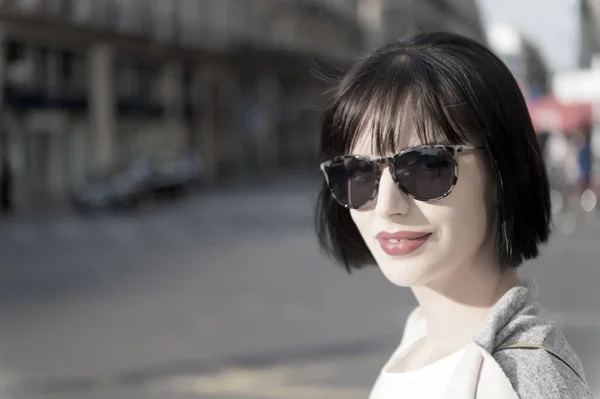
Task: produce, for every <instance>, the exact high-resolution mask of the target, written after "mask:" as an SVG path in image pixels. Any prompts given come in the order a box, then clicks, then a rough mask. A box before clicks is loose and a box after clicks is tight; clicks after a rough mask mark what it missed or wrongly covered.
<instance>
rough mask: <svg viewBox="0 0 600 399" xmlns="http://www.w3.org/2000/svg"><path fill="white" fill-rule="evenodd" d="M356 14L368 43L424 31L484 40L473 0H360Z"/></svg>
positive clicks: (377, 43)
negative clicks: (361, 22) (455, 34)
mask: <svg viewBox="0 0 600 399" xmlns="http://www.w3.org/2000/svg"><path fill="white" fill-rule="evenodd" d="M359 14H360V15H361V18H362V20H363V21H364V24H365V26H366V30H367V32H368V35H369V37H368V43H369V45H370V46H371V47H374V46H377V45H379V44H381V43H386V42H390V41H393V40H395V39H397V38H398V37H402V36H406V35H409V34H413V33H417V32H427V31H448V32H456V33H459V34H462V35H465V36H468V37H471V38H473V39H476V40H478V41H481V42H485V40H486V39H485V34H484V31H483V28H482V25H481V18H480V13H479V10H478V8H477V5H476V1H475V0H361V1H360V3H359Z"/></svg>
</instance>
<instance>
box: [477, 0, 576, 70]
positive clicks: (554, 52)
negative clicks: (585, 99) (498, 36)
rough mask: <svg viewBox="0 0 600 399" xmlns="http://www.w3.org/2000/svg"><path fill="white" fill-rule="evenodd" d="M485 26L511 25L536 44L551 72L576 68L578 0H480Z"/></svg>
mask: <svg viewBox="0 0 600 399" xmlns="http://www.w3.org/2000/svg"><path fill="white" fill-rule="evenodd" d="M477 3H478V7H479V10H480V12H481V16H482V18H483V22H484V24H486V23H489V22H502V23H508V24H510V25H512V26H514V27H515V28H517V29H518V30H519V31H520V32H521V33H522V34H523V35H525V36H526V37H528V38H529V39H530V40H531V41H532V42H534V43H536V44H537V45H538V47H539V49H540V51H541V52H542V55H543V56H544V58H545V60H546V62H547V64H548V67H549V68H550V69H551V70H554V71H559V70H565V69H573V68H576V63H577V57H578V46H579V31H578V29H579V28H578V26H579V14H578V9H577V4H578V0H477Z"/></svg>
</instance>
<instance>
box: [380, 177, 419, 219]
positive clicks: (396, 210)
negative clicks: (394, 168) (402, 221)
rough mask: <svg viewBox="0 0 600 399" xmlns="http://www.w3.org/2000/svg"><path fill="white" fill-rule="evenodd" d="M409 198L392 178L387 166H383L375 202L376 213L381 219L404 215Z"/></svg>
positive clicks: (407, 208)
mask: <svg viewBox="0 0 600 399" xmlns="http://www.w3.org/2000/svg"><path fill="white" fill-rule="evenodd" d="M410 200H411V199H410V198H409V197H408V196H407V195H406V194H405V193H404V192H403V191H402V190H400V188H399V187H398V186H397V185H396V183H395V182H394V180H393V179H392V175H391V174H390V170H389V168H385V169H384V170H383V172H382V174H381V181H380V182H379V191H378V193H377V202H376V204H375V211H376V213H377V215H378V216H379V217H381V218H383V219H391V218H393V217H394V216H398V215H404V214H406V213H408V211H409V209H410Z"/></svg>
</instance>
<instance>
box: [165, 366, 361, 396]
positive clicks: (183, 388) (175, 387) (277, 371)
mask: <svg viewBox="0 0 600 399" xmlns="http://www.w3.org/2000/svg"><path fill="white" fill-rule="evenodd" d="M333 369H334V366H333V365H326V364H315V365H312V366H300V367H298V366H296V367H293V366H287V367H282V366H279V367H272V368H254V369H253V368H227V369H223V370H221V371H219V372H216V373H214V374H207V375H201V376H191V377H174V378H171V379H169V380H167V381H165V382H163V383H162V384H159V388H160V389H163V390H164V389H166V390H169V391H171V392H173V391H176V392H179V393H187V394H193V395H198V397H206V396H207V395H215V396H227V395H229V396H235V395H241V396H243V397H245V398H261V399H306V398H311V399H330V398H344V399H359V398H360V399H364V398H365V397H367V396H368V393H369V389H366V388H360V387H349V386H333V385H323V384H315V383H305V382H301V381H298V380H299V379H302V378H306V377H312V378H320V379H322V378H323V377H328V376H329V375H330V374H331V372H332V370H333ZM328 374H329V375H328Z"/></svg>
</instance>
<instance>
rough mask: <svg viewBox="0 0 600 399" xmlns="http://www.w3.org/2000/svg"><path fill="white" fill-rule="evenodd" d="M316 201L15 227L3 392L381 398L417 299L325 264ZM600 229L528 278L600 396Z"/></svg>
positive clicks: (210, 205)
mask: <svg viewBox="0 0 600 399" xmlns="http://www.w3.org/2000/svg"><path fill="white" fill-rule="evenodd" d="M315 196H316V188H315V186H314V184H313V183H312V181H302V184H299V186H298V187H294V186H293V185H291V184H286V185H285V186H283V187H277V186H274V187H269V188H268V189H254V190H251V189H248V188H246V189H235V188H232V189H228V190H224V191H218V192H210V193H200V194H198V195H196V196H194V197H191V198H186V199H184V200H182V201H180V202H179V203H177V204H171V205H164V206H149V207H147V208H145V209H142V210H140V211H138V212H136V213H133V214H121V215H118V214H112V215H101V216H98V217H93V218H89V219H84V218H79V217H78V216H76V215H69V214H65V215H59V216H56V217H55V218H52V217H49V218H45V219H39V220H38V219H31V220H15V221H9V222H7V223H3V224H0V251H1V252H0V254H1V256H2V257H1V259H2V273H1V275H0V320H1V322H2V323H1V324H0V387H1V389H0V392H1V391H2V390H4V391H5V392H6V396H7V397H10V398H11V399H22V398H27V399H29V398H34V399H37V398H77V399H79V398H94V399H96V398H98V399H100V398H113V399H120V398H127V399H134V398H135V399H142V398H143V399H154V398H157V399H158V398H161V399H162V398H174V399H184V398H209V399H217V398H219V399H234V398H236V399H241V398H244V399H246V398H250V399H253V398H256V399H276V398H281V399H301V398H302V399H304V398H312V399H326V398H337V397H340V398H341V397H343V398H351V399H354V398H356V399H358V398H366V397H367V395H368V392H369V390H370V387H371V385H372V383H373V382H374V379H375V377H376V375H377V373H378V370H379V368H380V367H381V366H382V365H383V363H384V362H385V361H386V360H387V357H388V356H389V355H390V354H391V352H392V351H393V349H395V347H396V345H397V344H398V342H399V340H400V338H401V333H402V328H403V322H404V319H405V317H406V316H407V314H408V312H409V311H410V310H412V308H413V307H414V306H415V300H414V298H413V297H412V294H411V292H410V291H409V290H407V289H402V288H397V287H394V286H393V285H392V284H391V283H389V282H387V281H386V280H385V279H384V277H383V276H382V275H381V273H380V272H379V271H378V270H377V269H376V268H370V269H368V270H363V271H359V272H355V273H353V274H352V275H347V274H346V273H345V272H344V271H343V270H342V269H341V268H339V267H337V266H335V265H334V264H333V263H332V262H331V261H329V260H328V259H326V258H325V257H324V256H323V255H322V254H321V253H320V251H319V249H318V247H317V244H316V239H315V237H314V234H313V225H312V221H313V219H312V218H313V203H314V200H315ZM598 230H599V229H595V230H594V229H588V228H582V229H578V230H576V231H575V232H574V233H572V234H569V235H563V234H561V233H556V234H555V235H554V238H553V240H552V242H551V243H550V245H549V246H548V248H547V249H546V250H545V252H544V256H543V257H542V258H541V259H539V260H538V261H536V262H532V263H529V264H526V265H524V266H523V268H522V274H523V275H524V276H534V277H535V279H536V280H537V282H538V284H539V286H540V300H541V302H542V304H543V305H544V310H545V312H547V314H549V315H551V316H552V317H554V318H555V320H556V321H557V322H558V323H559V324H560V325H561V327H562V328H563V329H564V331H565V333H566V335H567V338H568V339H569V340H570V342H571V344H572V345H573V347H574V348H575V350H576V351H577V352H578V354H579V355H580V357H581V358H582V361H583V363H584V366H585V368H586V369H585V371H586V375H587V378H588V380H589V382H590V384H591V386H592V388H593V389H594V390H595V394H596V395H598V394H600V345H597V342H598V340H599V339H600V291H599V290H598V289H597V287H598V282H599V281H600V269H599V268H600V264H599V261H598V259H599V257H598V255H599V254H600V250H599V248H598V242H599V238H600V232H598ZM0 397H1V398H3V396H2V394H1V393H0Z"/></svg>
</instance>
